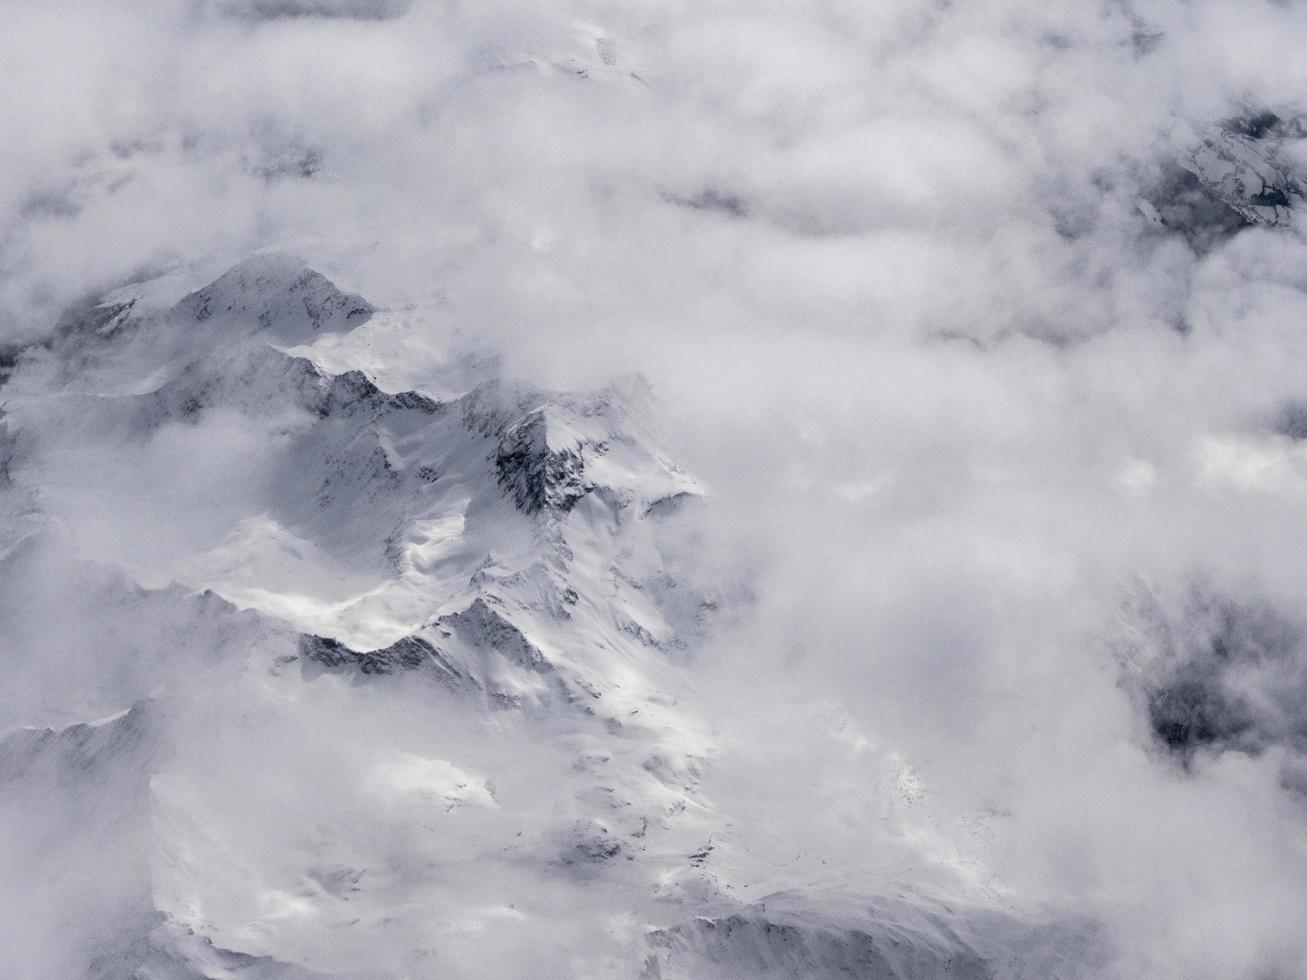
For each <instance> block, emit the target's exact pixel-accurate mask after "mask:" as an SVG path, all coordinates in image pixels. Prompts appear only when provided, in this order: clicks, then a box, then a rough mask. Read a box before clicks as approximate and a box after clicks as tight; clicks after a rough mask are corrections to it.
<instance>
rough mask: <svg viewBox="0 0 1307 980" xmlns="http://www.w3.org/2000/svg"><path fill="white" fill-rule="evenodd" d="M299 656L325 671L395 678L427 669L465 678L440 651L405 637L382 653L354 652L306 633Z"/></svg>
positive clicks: (424, 641) (326, 638)
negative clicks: (404, 672) (343, 669)
mask: <svg viewBox="0 0 1307 980" xmlns="http://www.w3.org/2000/svg"><path fill="white" fill-rule="evenodd" d="M299 652H300V656H302V657H304V658H305V659H306V660H311V661H313V662H315V663H318V664H321V665H322V666H324V667H329V668H333V669H334V668H340V667H352V668H357V669H358V670H359V671H360V672H362V673H364V674H393V673H396V672H397V671H401V670H416V669H418V668H419V667H424V666H426V667H432V668H434V669H435V670H436V671H437V672H438V673H440V674H441V675H443V676H446V677H449V678H452V679H460V678H462V676H463V675H462V674H461V673H460V672H459V670H458V669H457V668H456V667H454V665H453V664H451V663H450V662H449V661H448V659H447V658H446V657H444V656H443V655H442V654H441V653H440V651H438V650H437V649H436V648H435V647H434V646H432V645H431V644H430V643H428V642H427V641H426V640H424V639H422V638H421V637H420V636H406V637H404V638H403V639H401V640H398V641H396V642H395V643H392V644H391V645H390V646H388V647H382V648H381V649H379V650H355V649H353V648H351V647H348V646H346V645H345V644H343V643H341V642H340V641H339V640H336V639H332V638H331V637H329V636H315V635H313V634H311V633H305V634H303V635H302V636H301V637H300V640H299Z"/></svg>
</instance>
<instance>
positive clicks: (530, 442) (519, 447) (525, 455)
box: [495, 410, 593, 514]
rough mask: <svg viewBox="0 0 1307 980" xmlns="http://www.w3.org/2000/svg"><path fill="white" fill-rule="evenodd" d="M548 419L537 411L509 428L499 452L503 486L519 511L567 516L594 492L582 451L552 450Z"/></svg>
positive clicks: (499, 470) (502, 439)
mask: <svg viewBox="0 0 1307 980" xmlns="http://www.w3.org/2000/svg"><path fill="white" fill-rule="evenodd" d="M548 426H549V423H548V418H547V416H546V414H545V412H544V411H543V410H537V411H535V412H532V413H531V414H529V415H527V416H526V417H525V418H523V419H520V420H518V421H517V422H515V423H513V424H512V425H510V426H508V427H507V428H506V429H505V430H504V433H503V435H502V436H501V437H500V440H499V446H498V448H497V450H496V452H495V468H496V470H497V471H498V473H499V485H500V486H502V487H503V488H504V489H505V490H506V491H508V492H509V493H511V494H512V496H513V502H514V503H516V504H517V507H518V509H519V510H521V511H523V512H524V513H527V514H536V513H539V512H540V511H542V510H550V511H558V512H562V513H566V512H567V511H569V510H571V509H572V507H573V506H574V505H575V504H576V502H577V501H578V500H580V499H581V498H582V497H583V496H585V495H586V494H587V493H589V492H590V490H592V489H593V486H592V485H591V484H589V483H587V482H586V480H585V461H584V460H583V458H582V456H581V452H580V449H579V447H578V448H575V449H573V448H566V449H551V448H550V446H549V430H548Z"/></svg>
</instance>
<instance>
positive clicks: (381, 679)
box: [0, 254, 1094, 980]
mask: <svg viewBox="0 0 1307 980" xmlns="http://www.w3.org/2000/svg"><path fill="white" fill-rule="evenodd" d="M194 274H195V273H193V272H189V271H188V270H179V271H177V272H175V273H173V274H170V275H165V276H156V277H153V278H146V279H143V280H141V281H138V282H134V283H131V284H128V285H126V286H123V287H121V288H119V289H117V290H115V291H113V292H111V293H110V294H109V295H107V296H104V297H100V298H97V299H95V300H92V301H88V302H86V303H83V304H81V305H79V306H78V307H77V308H75V309H73V310H71V311H70V312H69V314H68V315H66V316H65V318H64V319H63V321H62V323H61V328H60V330H59V332H58V334H57V336H55V337H53V338H52V339H50V340H49V341H48V342H46V343H43V344H39V345H34V346H31V347H29V348H27V349H26V350H24V351H23V352H22V353H21V355H20V356H19V357H18V358H17V361H16V363H15V366H14V368H13V370H12V373H11V375H10V377H9V379H8V380H7V382H6V384H5V386H4V388H3V395H4V405H3V411H4V433H5V443H4V445H5V458H4V470H3V472H4V475H5V480H4V484H3V498H2V499H3V502H4V507H5V514H6V520H5V522H4V525H3V527H4V538H3V553H2V554H0V563H2V564H3V567H4V577H5V581H6V582H8V583H12V586H11V587H8V588H6V589H5V590H4V592H3V595H0V603H3V606H2V608H0V615H3V622H4V628H5V631H6V635H7V636H8V638H9V640H10V641H11V642H12V643H14V644H15V645H16V646H20V647H24V648H25V649H26V650H27V651H28V659H27V661H26V663H25V664H24V665H23V669H22V670H20V671H18V672H17V675H16V676H15V677H13V678H12V679H11V683H13V684H16V685H18V686H19V688H20V689H21V690H22V691H24V692H25V694H24V696H23V697H21V698H15V699H10V700H8V701H7V702H6V707H7V708H8V709H9V710H10V712H11V715H10V716H7V717H6V718H5V725H6V728H5V732H6V734H5V735H4V736H3V740H2V741H0V780H2V781H3V785H4V789H5V792H4V799H5V800H6V801H7V802H6V803H4V804H3V807H2V808H0V826H2V827H3V833H4V837H5V839H6V840H10V841H13V840H17V839H25V840H29V841H40V842H41V843H40V844H39V845H38V846H39V847H40V849H41V850H42V854H43V857H42V859H41V860H40V862H39V863H36V862H31V861H26V860H24V861H20V863H19V867H18V868H17V869H15V873H16V874H17V876H18V880H19V881H21V880H22V878H23V876H24V875H28V876H35V875H45V874H46V873H47V868H48V867H49V862H56V863H57V864H58V865H59V866H60V867H61V868H63V869H65V870H64V871H62V872H60V873H59V874H58V875H57V876H56V878H55V884H54V886H53V887H51V886H50V885H49V884H48V883H45V884H43V886H42V888H41V889H40V894H41V895H42V896H43V900H44V901H48V902H50V903H52V904H51V905H50V907H48V908H45V909H43V910H38V911H39V921H41V922H43V923H44V928H45V930H46V931H45V932H38V933H37V934H36V935H35V936H34V938H33V939H32V942H34V943H36V944H39V945H40V946H42V947H43V948H44V950H47V951H48V950H49V949H50V948H54V947H57V948H58V949H59V950H61V953H60V959H59V962H60V964H61V966H60V968H61V969H62V970H63V971H64V972H63V974H62V975H64V976H68V977H73V976H96V977H106V978H107V977H133V978H138V980H155V978H158V980H162V978H182V977H186V978H191V977H197V978H198V977H208V978H220V977H222V978H226V977H285V978H291V977H325V976H332V977H376V978H381V977H398V976H405V977H449V976H469V977H472V976H595V977H598V976H604V977H609V976H632V977H634V976H642V977H649V978H652V977H660V978H676V977H687V978H689V977H703V976H724V977H737V976H738V977H745V976H749V977H760V976H797V975H803V976H813V977H818V976H848V975H855V976H867V977H873V976H874V977H886V978H889V977H904V978H906V977H924V976H944V975H948V976H959V977H963V976H965V977H991V976H1029V977H1044V976H1051V975H1054V974H1053V973H1051V972H1050V971H1052V970H1062V971H1064V972H1061V973H1058V974H1057V975H1059V976H1070V975H1072V973H1071V972H1065V971H1071V970H1072V969H1073V968H1074V969H1080V968H1082V967H1083V966H1084V964H1086V963H1091V962H1092V961H1093V956H1092V955H1090V953H1091V951H1092V949H1093V947H1094V938H1093V933H1092V930H1091V929H1089V928H1088V927H1087V926H1086V925H1084V924H1072V923H1071V922H1070V920H1066V919H1060V918H1049V914H1048V913H1042V912H1039V911H1037V910H1035V909H1031V908H1027V909H1020V908H1018V907H1017V906H1015V905H1013V904H1012V903H1011V902H1009V901H1007V900H1004V899H999V898H998V897H997V896H996V894H994V893H992V892H991V891H990V890H988V889H987V888H986V887H985V886H983V885H981V884H979V883H977V882H976V881H974V880H972V877H974V876H970V872H966V871H964V869H963V867H962V866H958V867H957V868H953V869H950V867H949V866H948V863H947V862H945V863H944V864H942V865H940V866H939V868H938V869H937V870H936V871H934V872H932V873H931V874H930V875H929V876H927V877H926V878H920V876H918V878H917V879H914V878H911V877H909V878H902V879H900V880H897V881H894V882H891V883H887V884H886V885H883V886H881V887H879V888H873V887H869V883H868V882H867V881H866V880H862V879H860V878H859V876H858V875H857V874H856V866H857V864H858V862H857V861H856V860H849V862H848V866H847V867H840V868H835V867H831V866H830V865H827V863H826V858H824V857H820V856H819V853H818V852H820V851H821V850H822V846H823V845H822V844H820V843H818V844H817V849H816V851H815V852H814V853H813V854H812V855H811V856H807V855H805V854H804V853H803V852H804V851H805V850H807V848H806V847H805V846H803V845H802V843H801V842H796V841H794V840H793V839H786V838H785V835H784V833H781V834H780V835H779V836H776V837H774V839H773V834H772V833H771V832H769V831H767V830H765V827H764V825H763V824H758V823H756V822H755V817H754V816H753V815H751V814H750V813H749V812H747V810H744V811H740V810H737V809H736V804H735V802H734V801H733V798H732V793H731V791H730V787H729V783H728V781H722V780H721V779H719V778H718V777H717V776H716V775H715V767H716V765H717V763H716V761H715V760H716V759H717V758H718V757H719V756H721V755H722V754H723V753H726V754H729V753H730V752H731V746H730V741H731V738H732V737H733V736H732V735H731V733H730V720H729V718H723V717H721V716H720V715H719V714H718V712H719V711H720V710H721V709H722V706H723V704H724V703H725V702H724V701H723V700H722V699H721V698H720V697H716V696H714V692H712V691H710V690H705V689H703V687H702V682H701V681H700V680H699V678H698V672H697V671H696V669H695V668H696V658H697V657H698V656H699V651H700V649H701V647H702V644H703V641H704V640H705V638H706V637H708V636H710V635H711V634H712V633H713V631H714V630H715V629H717V628H718V626H719V624H720V623H721V622H723V621H729V620H730V619H731V617H733V616H738V615H740V614H741V613H742V612H743V610H744V608H745V606H746V605H747V601H748V599H747V597H748V587H747V582H745V581H742V580H730V579H725V580H723V579H720V578H718V579H714V578H713V577H711V576H707V575H705V574H704V572H703V571H702V569H703V567H704V565H705V564H706V562H705V558H706V556H705V555H703V554H702V553H701V550H700V549H702V548H703V547H704V546H705V544H704V541H703V539H702V538H701V536H699V535H698V534H697V532H696V526H697V525H696V522H697V519H698V516H699V515H700V514H701V513H702V511H703V508H705V507H711V506H712V504H711V502H710V500H709V499H708V495H707V492H706V490H705V488H704V487H703V485H701V484H700V483H699V482H698V481H697V480H696V479H695V478H694V477H693V476H691V475H689V474H687V473H685V472H683V471H682V470H681V469H680V468H679V467H678V466H677V465H676V464H675V463H674V462H673V461H672V460H670V459H669V458H668V457H667V456H666V455H665V453H664V452H663V450H662V449H660V448H659V440H658V437H657V432H658V428H659V420H658V412H659V409H658V404H657V400H656V398H655V397H654V395H653V393H652V392H651V390H650V389H649V386H648V385H647V384H646V383H645V382H644V381H643V380H642V379H641V378H639V377H630V378H624V379H620V380H618V381H616V382H614V383H613V384H611V385H609V386H608V387H605V388H603V389H602V390H598V391H593V392H586V393H579V394H570V393H560V392H551V391H542V390H538V389H536V388H533V387H530V386H527V385H523V384H519V383H515V382H513V381H511V380H508V379H501V378H489V379H486V378H484V377H483V376H482V375H484V373H485V372H484V370H483V369H482V368H478V369H476V370H473V371H470V372H469V375H468V376H467V377H466V378H464V379H462V383H461V384H460V383H459V380H458V378H457V377H456V376H455V374H456V373H455V374H446V375H444V376H443V377H442V380H441V389H440V390H430V391H424V390H412V391H396V392H386V391H383V390H381V389H380V388H379V387H378V386H377V385H376V384H375V383H373V382H372V381H371V380H370V379H369V378H368V377H367V376H366V375H365V374H364V373H363V372H361V371H359V370H347V371H343V372H339V373H333V372H332V371H329V370H327V369H326V368H324V367H323V366H321V364H319V363H318V362H317V361H315V358H314V351H315V346H314V345H315V344H318V343H320V342H322V341H323V340H324V338H330V337H331V336H332V335H337V336H339V335H342V334H347V333H349V332H350V331H353V330H356V329H358V328H359V327H360V325H362V324H364V323H365V322H366V321H367V320H368V319H369V318H370V317H371V316H372V315H373V314H374V312H375V311H374V308H373V307H372V305H370V304H369V303H368V302H367V301H366V300H364V299H363V298H361V297H359V296H357V295H354V294H352V293H349V292H347V291H344V290H342V289H341V288H339V287H338V286H336V285H335V284H333V283H332V282H331V281H329V280H328V279H327V278H326V277H324V276H322V275H321V274H319V273H317V272H315V271H313V270H311V269H308V268H306V267H304V266H303V265H302V263H300V262H298V261H297V260H294V259H291V258H289V257H286V256H284V255H280V254H268V255H257V256H254V257H251V258H249V259H247V260H245V261H244V262H241V263H240V264H239V265H237V266H236V267H235V268H233V269H231V270H229V271H227V272H225V273H223V274H222V275H220V276H219V277H218V278H216V279H215V280H213V281H212V282H210V283H208V284H207V285H200V286H199V287H198V288H193V287H192V286H190V285H188V282H187V277H188V276H193V275H194ZM338 354H339V352H337V355H338ZM476 363H480V362H476ZM92 447H94V449H95V451H94V452H91V451H90V450H91V448H92ZM69 603H72V604H71V605H70V604H69ZM61 619H63V620H65V621H66V626H65V625H61V622H60V620H61ZM88 622H93V623H95V624H96V628H95V630H94V632H93V634H91V635H87V634H86V633H85V631H84V624H86V623H88ZM13 712H16V713H13ZM863 748H864V749H866V746H864V747H863ZM860 751H862V750H860ZM864 759H875V760H877V761H873V762H871V769H870V770H869V774H870V777H871V779H872V780H873V782H874V781H875V780H880V781H881V782H880V783H879V785H880V786H881V788H882V791H883V794H884V795H883V796H882V799H884V800H894V799H897V800H899V801H900V803H899V804H897V810H896V811H895V812H894V813H890V812H888V811H886V812H884V813H882V814H881V816H880V819H882V820H888V821H890V822H891V823H893V824H894V825H895V826H899V827H900V829H899V830H898V831H896V833H897V834H898V835H899V839H898V842H897V843H896V844H895V845H894V846H895V847H897V848H898V849H899V850H901V851H902V852H903V854H904V855H905V856H906V855H907V854H909V853H911V852H916V851H918V850H919V849H921V848H922V847H925V846H927V845H926V844H925V841H926V840H927V838H928V836H929V835H930V834H931V833H932V831H931V829H930V827H929V826H928V821H926V822H922V820H920V819H918V816H919V815H918V814H914V812H913V806H914V805H915V803H917V802H919V800H920V797H921V791H920V788H919V786H918V785H917V784H916V783H915V782H914V779H913V777H912V776H911V774H910V770H909V769H905V768H904V766H903V764H902V762H901V761H900V760H897V758H896V757H894V756H893V755H892V754H890V753H883V752H879V751H878V750H874V751H871V754H870V755H869V756H868V755H865V753H864ZM864 764H865V762H864ZM877 770H879V772H880V775H875V773H876V772H877ZM747 798H748V797H747V794H745V796H744V799H746V800H747ZM796 802H798V801H796ZM810 803H811V804H812V805H819V804H818V802H817V801H816V800H815V799H814V800H811V801H810ZM805 805H806V804H805ZM914 826H916V829H915V830H913V829H911V828H912V827H914ZM923 835H925V836H923ZM796 843H797V844H798V845H799V847H800V853H799V854H798V856H792V857H789V858H785V859H783V860H778V858H779V857H780V855H781V853H782V852H783V851H785V850H786V849H787V848H789V847H792V846H795V845H796ZM93 852H95V853H100V852H108V853H112V854H113V855H114V857H113V859H112V861H111V862H110V863H109V864H108V865H107V866H105V865H103V864H101V863H99V862H98V861H97V862H96V864H95V867H96V871H95V875H94V880H93V881H88V880H86V879H85V878H83V877H79V875H78V873H77V871H76V869H77V867H78V866H79V864H81V863H82V862H84V861H86V860H87V858H88V857H89V855H90V854H91V853H93ZM881 857H882V858H883V855H882V856H881ZM905 860H906V857H905ZM969 876H970V877H969ZM19 892H21V889H9V890H7V891H6V895H13V894H16V893H19ZM7 914H16V910H14V909H9V910H7ZM30 952H31V957H32V958H31V959H30V960H24V954H23V952H22V951H19V952H18V953H17V954H16V955H15V954H13V953H10V954H7V955H9V956H10V957H11V958H12V959H11V962H13V963H15V964H17V967H16V968H19V969H21V968H22V964H23V963H24V962H35V961H36V951H35V950H32V951H30ZM1055 964H1057V965H1055Z"/></svg>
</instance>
